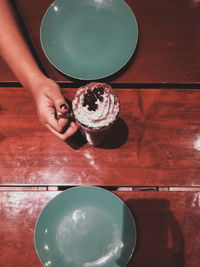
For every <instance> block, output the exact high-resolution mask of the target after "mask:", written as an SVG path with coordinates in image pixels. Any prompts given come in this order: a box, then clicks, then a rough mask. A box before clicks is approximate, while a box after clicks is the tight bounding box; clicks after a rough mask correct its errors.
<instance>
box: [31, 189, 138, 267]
mask: <svg viewBox="0 0 200 267" xmlns="http://www.w3.org/2000/svg"><path fill="white" fill-rule="evenodd" d="M80 188H81V189H96V190H102V191H105V192H107V193H110V194H111V196H113V197H114V198H116V199H117V200H118V201H120V202H121V203H122V204H123V206H125V207H126V210H127V211H128V213H129V215H130V217H131V221H132V223H133V227H134V232H135V238H134V239H133V247H132V250H131V253H130V255H129V258H128V260H127V263H126V265H127V264H128V263H129V261H130V260H131V258H132V256H133V254H134V252H135V248H136V244H137V237H138V235H137V227H136V222H135V218H134V216H133V214H132V212H131V211H130V209H129V207H128V206H127V205H126V203H125V202H124V201H123V200H122V199H121V198H120V197H119V196H117V195H116V194H114V193H113V192H112V191H109V190H107V189H105V188H102V187H99V186H93V185H91V186H90V185H84V186H82V185H80V186H74V187H71V188H68V189H66V190H64V191H62V192H60V193H58V194H56V195H55V196H54V197H53V198H52V199H51V200H49V201H48V202H47V204H45V205H44V207H43V208H42V210H41V211H40V213H39V214H38V216H37V220H36V223H35V227H34V248H35V251H36V254H37V256H38V259H39V260H40V262H41V263H42V265H43V264H44V263H43V261H42V259H41V257H40V255H39V250H38V248H37V246H36V229H37V226H38V223H39V219H40V216H41V215H42V213H43V211H44V210H45V209H46V207H47V206H48V205H49V204H50V203H51V202H52V201H55V199H56V198H57V197H59V196H60V195H61V194H66V193H67V192H69V191H71V190H78V189H80ZM126 265H125V266H126ZM43 266H44V265H43ZM125 266H124V267H125Z"/></svg>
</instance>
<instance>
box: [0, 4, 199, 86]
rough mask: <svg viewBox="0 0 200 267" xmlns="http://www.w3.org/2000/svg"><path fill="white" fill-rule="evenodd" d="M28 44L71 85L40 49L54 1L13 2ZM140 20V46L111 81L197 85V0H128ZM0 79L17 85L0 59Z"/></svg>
mask: <svg viewBox="0 0 200 267" xmlns="http://www.w3.org/2000/svg"><path fill="white" fill-rule="evenodd" d="M13 2H14V3H15V4H16V8H17V10H18V12H19V15H20V17H21V19H22V23H23V24H24V26H25V29H26V32H27V35H28V38H29V39H30V43H31V45H32V47H33V49H34V51H35V54H36V56H37V58H38V61H39V62H40V63H41V66H42V67H43V68H44V70H45V72H46V73H47V74H48V75H49V76H50V77H51V78H53V79H55V80H57V81H64V82H68V83H71V82H73V80H71V79H70V78H69V77H67V76H63V75H62V74H61V73H59V72H58V71H57V70H56V69H55V68H54V67H53V66H51V64H50V63H49V62H48V60H47V59H46V57H45V56H44V53H43V51H42V48H41V45H40V37H39V31H40V24H41V20H42V17H43V15H44V13H45V11H46V10H47V8H48V7H49V5H50V4H51V3H52V2H53V0H42V1H40V0H34V1H33V0H31V1H26V0H14V1H13ZM126 2H127V3H128V4H129V6H130V7H131V8H132V10H133V12H134V14H135V16H136V18H137V22H138V27H139V42H138V47H137V50H136V52H135V54H134V56H133V57H132V59H131V61H130V62H129V63H128V64H127V65H126V66H125V67H124V68H123V69H122V70H121V71H119V72H118V73H116V74H115V75H114V76H112V77H110V78H109V79H107V80H109V81H110V82H112V83H148V84H149V83H159V84H160V83H161V84H166V83H175V84H176V83H187V84H188V83H189V84H191V83H195V84H196V83H197V84H199V83H200V66H199V62H200V16H199V13H200V4H199V1H197V0H183V1H180V0H174V1H165V0H149V1H145V2H143V1H140V0H134V1H133V0H126ZM0 69H1V72H0V81H16V78H15V77H14V76H13V74H12V73H11V71H10V70H9V68H8V67H7V66H6V64H5V63H4V62H3V60H2V59H0Z"/></svg>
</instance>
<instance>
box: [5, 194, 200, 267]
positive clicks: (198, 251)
mask: <svg viewBox="0 0 200 267" xmlns="http://www.w3.org/2000/svg"><path fill="white" fill-rule="evenodd" d="M58 193H59V192H0V215H1V220H0V226H1V227H0V241H1V242H0V250H1V257H0V265H1V266H4V267H12V266H16V263H17V265H18V266H23V267H26V266H27V267H28V266H32V267H42V265H41V263H40V262H39V259H38V258H37V255H36V252H35V249H34V239H33V238H34V228H35V223H36V220H37V218H38V216H39V213H40V212H41V210H42V208H43V207H44V206H45V205H46V204H47V203H48V202H49V201H50V200H51V199H52V198H53V197H55V196H56V195H57V194H58ZM115 193H116V192H115ZM116 194H117V195H118V196H119V197H120V198H121V199H122V200H123V201H125V203H126V204H127V206H128V207H129V209H130V210H131V212H132V214H133V216H134V218H135V221H136V226H137V235H138V236H137V245H136V249H135V252H134V255H133V257H132V259H131V261H130V263H129V264H128V265H127V267H133V266H135V267H143V266H152V267H160V266H163V267H168V266H171V267H176V266H181V267H197V266H198V265H199V255H200V235H199V232H200V225H199V220H200V215H199V199H200V193H198V192H196V193H192V192H189V193H188V192H143V193H142V192H118V193H116ZM124 229H126V228H125V227H124Z"/></svg>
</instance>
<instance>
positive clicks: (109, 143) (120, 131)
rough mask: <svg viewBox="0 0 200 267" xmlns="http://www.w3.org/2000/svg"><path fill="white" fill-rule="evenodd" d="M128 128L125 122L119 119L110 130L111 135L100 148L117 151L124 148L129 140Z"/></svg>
mask: <svg viewBox="0 0 200 267" xmlns="http://www.w3.org/2000/svg"><path fill="white" fill-rule="evenodd" d="M128 134H129V131H128V126H127V124H126V123H125V121H124V120H123V119H121V118H118V119H117V121H116V122H115V123H114V124H113V126H112V128H111V129H110V132H109V134H108V135H107V136H106V138H105V140H104V142H103V143H102V144H101V145H99V146H98V148H103V149H116V148H119V147H120V146H122V145H123V144H124V143H125V142H126V140H127V138H128Z"/></svg>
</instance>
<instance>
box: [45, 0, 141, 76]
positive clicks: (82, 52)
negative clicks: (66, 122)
mask: <svg viewBox="0 0 200 267" xmlns="http://www.w3.org/2000/svg"><path fill="white" fill-rule="evenodd" d="M137 40H138V27H137V22H136V18H135V16H134V14H133V12H132V10H131V9H130V7H129V6H128V5H127V4H126V2H125V1H124V0H84V1H83V0H56V1H55V2H54V3H53V4H52V5H51V6H50V7H49V8H48V10H47V11H46V13H45V15H44V17H43V20H42V23H41V27H40V41H41V45H42V48H43V51H44V53H45V55H46V57H47V58H48V60H49V61H50V62H51V63H52V64H53V65H54V67H56V68H57V69H58V70H59V71H61V72H62V73H64V74H66V75H68V76H70V77H72V78H76V79H80V80H97V79H101V78H105V77H107V76H110V75H112V74H114V73H115V72H117V71H118V70H120V69H121V68H122V67H123V66H124V65H125V64H126V63H127V62H128V61H129V59H130V58H131V56H132V55H133V53H134V50H135V48H136V45H137Z"/></svg>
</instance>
